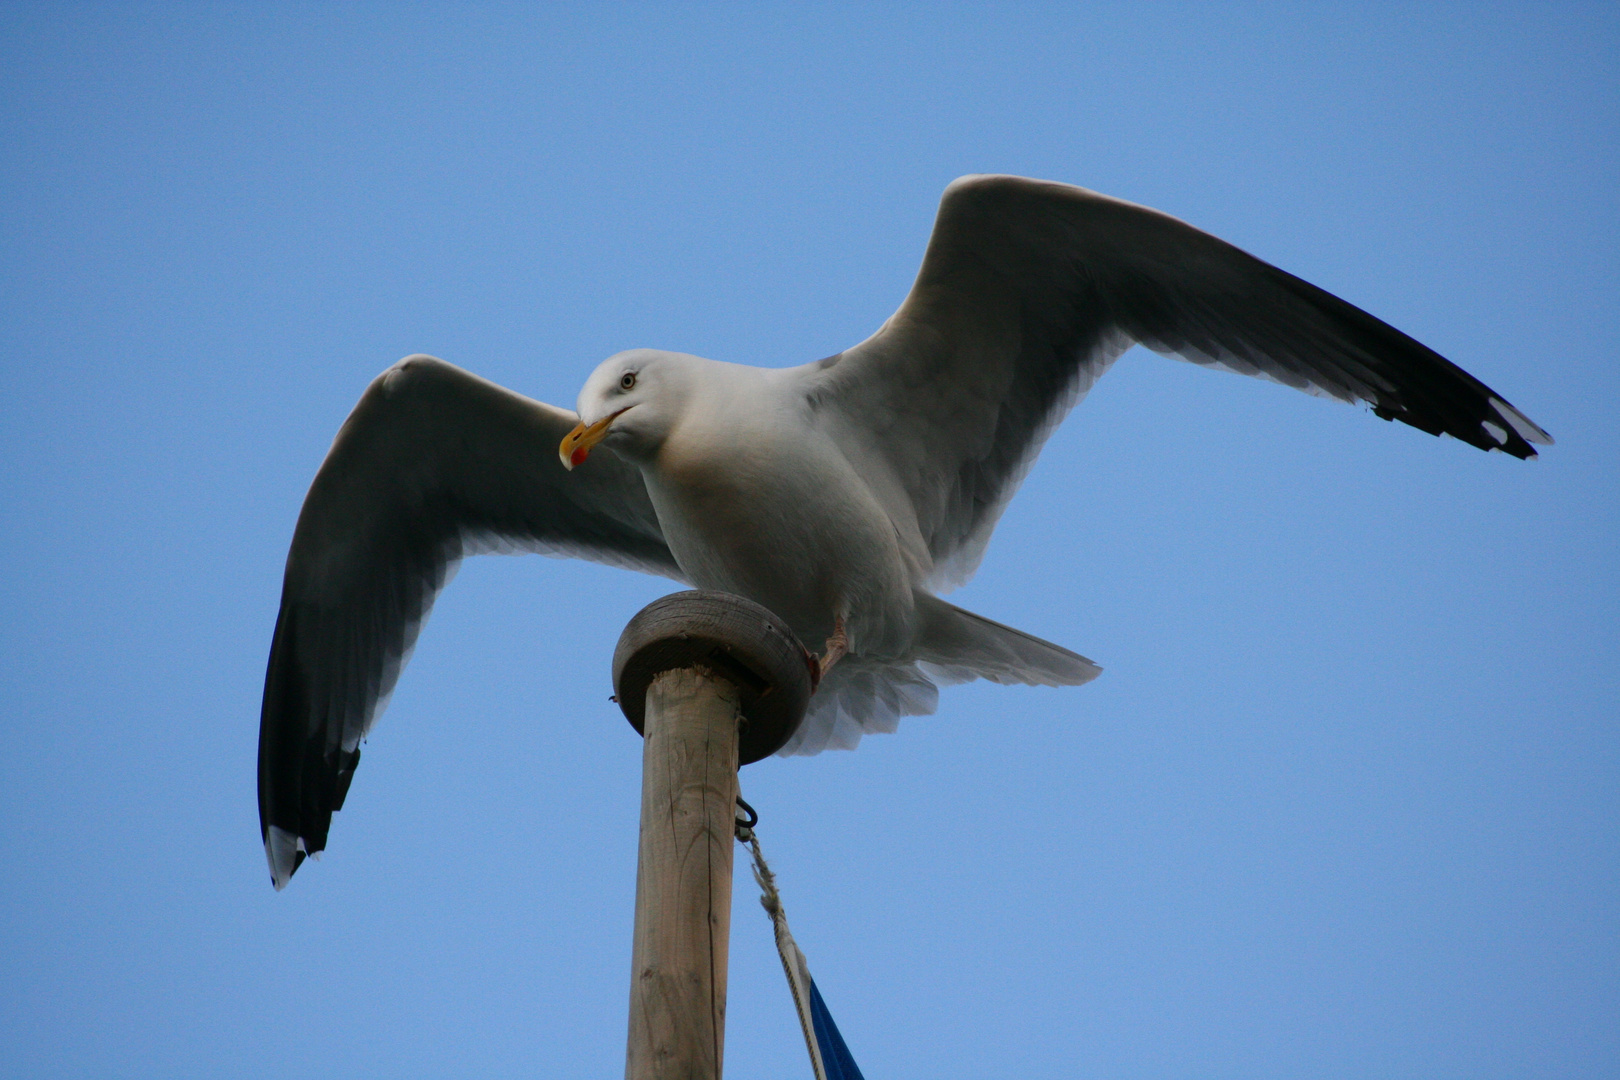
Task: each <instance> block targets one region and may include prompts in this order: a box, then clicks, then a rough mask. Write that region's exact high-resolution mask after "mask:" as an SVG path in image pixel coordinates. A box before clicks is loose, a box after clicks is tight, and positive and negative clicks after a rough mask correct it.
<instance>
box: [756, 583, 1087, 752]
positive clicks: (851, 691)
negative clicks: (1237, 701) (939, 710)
mask: <svg viewBox="0 0 1620 1080" xmlns="http://www.w3.org/2000/svg"><path fill="white" fill-rule="evenodd" d="M916 602H917V616H918V626H917V636H916V640H915V642H914V645H913V649H912V655H911V656H910V657H906V658H901V659H879V658H876V657H869V656H861V655H859V654H855V653H852V654H850V655H849V656H846V657H844V658H843V659H842V660H840V661H839V662H838V663H837V665H835V666H834V667H833V668H832V669H831V670H830V671H828V672H827V676H826V678H824V679H822V681H821V686H820V687H819V688H818V689H817V690H816V693H815V696H813V697H812V698H811V699H810V709H809V712H808V713H806V715H805V718H804V723H802V724H800V725H799V730H798V731H797V732H796V733H795V734H794V736H793V738H792V739H790V740H789V741H788V743H787V745H786V746H784V747H782V749H781V750H779V751H777V753H780V754H783V755H789V754H819V753H820V752H821V751H823V750H834V749H836V750H853V749H855V745H856V744H857V743H859V742H860V741H861V736H863V735H870V734H872V733H874V732H879V731H882V732H892V731H894V730H895V729H896V728H898V727H899V726H900V718H901V717H902V716H926V715H927V714H929V713H931V712H933V711H934V707H935V706H936V705H937V704H938V703H939V689H938V688H939V687H941V686H948V685H950V684H951V683H961V682H968V681H970V680H972V679H989V680H991V681H992V682H998V683H1026V684H1029V685H1034V686H1079V685H1080V684H1081V683H1087V682H1090V681H1091V680H1092V679H1095V678H1096V677H1097V676H1098V675H1099V674H1100V673H1101V672H1102V668H1100V667H1098V666H1097V665H1096V664H1093V663H1092V662H1091V661H1090V660H1087V659H1086V658H1085V657H1083V656H1081V655H1080V654H1079V653H1074V652H1070V651H1069V650H1068V649H1065V648H1064V647H1063V646H1061V645H1054V644H1052V643H1051V642H1050V641H1042V640H1041V639H1040V638H1038V637H1035V636H1034V635H1033V634H1026V633H1024V632H1023V631H1022V630H1014V629H1013V628H1012V627H1010V626H1003V625H1001V624H1000V623H998V622H992V621H991V620H989V619H986V618H985V617H984V616H982V615H975V614H973V612H971V611H963V610H962V609H961V608H959V607H956V606H954V605H952V604H947V603H946V602H945V601H943V600H940V599H938V598H936V597H933V596H929V595H928V594H927V593H917V594H916Z"/></svg>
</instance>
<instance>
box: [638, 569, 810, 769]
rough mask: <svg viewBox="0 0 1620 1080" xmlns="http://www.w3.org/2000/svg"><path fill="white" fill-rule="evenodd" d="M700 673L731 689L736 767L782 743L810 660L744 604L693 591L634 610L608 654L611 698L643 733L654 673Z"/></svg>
mask: <svg viewBox="0 0 1620 1080" xmlns="http://www.w3.org/2000/svg"><path fill="white" fill-rule="evenodd" d="M694 666H696V667H702V668H707V669H709V670H710V671H712V672H713V673H714V674H716V675H718V676H720V677H722V678H724V679H726V680H727V681H729V682H731V683H733V684H735V685H736V687H737V691H738V694H739V697H740V699H741V706H740V707H741V712H742V717H743V723H742V729H741V737H740V744H739V746H738V764H740V765H747V764H750V763H751V762H755V761H759V760H760V759H761V758H767V757H770V756H771V755H772V754H774V753H776V752H777V751H778V750H780V749H782V747H783V746H785V745H786V744H787V741H788V740H789V739H791V738H792V737H793V733H794V732H796V731H798V730H799V724H800V723H801V722H802V721H803V720H804V711H805V709H806V707H808V706H809V704H810V690H811V686H810V654H809V653H808V652H806V651H805V648H804V646H803V645H802V644H800V642H799V639H798V638H797V637H795V636H794V635H793V631H791V630H789V629H788V628H787V624H786V623H784V622H783V621H782V620H781V619H778V618H777V617H776V616H775V615H773V614H771V612H769V611H768V610H766V609H765V608H763V607H760V606H759V605H758V604H756V603H754V602H753V601H752V600H745V599H743V598H742V597H740V596H733V595H732V594H731V593H723V592H710V591H707V590H699V589H693V590H691V591H688V592H678V593H671V594H670V595H669V596H665V597H660V598H659V599H657V600H654V601H653V602H652V603H650V604H648V605H647V606H646V607H644V608H642V609H641V611H639V612H638V613H637V614H636V617H635V618H633V619H631V620H630V623H629V625H628V626H626V627H625V628H624V633H622V634H621V635H619V645H618V648H616V649H614V650H613V692H614V694H615V695H616V696H617V698H618V702H619V708H620V709H621V710H623V712H624V716H625V719H627V720H629V721H630V726H631V727H633V728H635V729H636V731H637V732H638V733H641V734H644V733H645V730H644V729H645V724H644V718H645V712H646V707H647V687H648V686H650V685H651V684H652V681H653V679H654V678H656V677H657V676H658V675H659V674H660V673H662V672H665V671H671V670H674V669H676V668H687V667H694Z"/></svg>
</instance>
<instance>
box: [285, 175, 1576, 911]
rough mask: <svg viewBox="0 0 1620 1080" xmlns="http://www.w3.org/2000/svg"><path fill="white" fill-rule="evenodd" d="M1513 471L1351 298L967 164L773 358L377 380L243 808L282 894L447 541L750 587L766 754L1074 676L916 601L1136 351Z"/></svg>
mask: <svg viewBox="0 0 1620 1080" xmlns="http://www.w3.org/2000/svg"><path fill="white" fill-rule="evenodd" d="M1137 344H1139V345H1145V346H1146V347H1148V348H1149V349H1151V350H1153V351H1155V352H1159V353H1165V354H1169V355H1172V356H1176V357H1179V358H1180V359H1183V360H1189V361H1192V362H1193V363H1197V364H1202V365H1205V366H1207V367H1215V368H1223V369H1225V370H1228V371H1234V372H1238V373H1241V374H1245V375H1254V376H1259V377H1261V378H1265V379H1270V380H1273V381H1275V382H1279V383H1283V384H1284V385H1287V386H1292V387H1295V388H1296V389H1299V390H1303V391H1305V392H1307V393H1311V394H1316V395H1319V396H1325V397H1330V398H1337V399H1339V400H1341V401H1346V402H1363V403H1366V404H1367V405H1368V406H1370V407H1371V410H1372V412H1373V413H1374V414H1375V415H1377V416H1379V417H1381V418H1383V419H1385V420H1400V421H1402V422H1403V423H1406V424H1409V425H1411V426H1413V427H1415V428H1418V429H1419V430H1422V431H1426V432H1429V433H1430V434H1434V435H1440V434H1446V435H1450V436H1452V437H1454V438H1457V439H1460V440H1462V441H1463V442H1466V443H1469V444H1471V445H1473V446H1477V447H1479V448H1481V449H1484V450H1500V451H1503V452H1505V453H1508V454H1512V455H1513V456H1515V457H1518V458H1534V457H1535V456H1536V454H1535V450H1534V447H1533V444H1550V443H1551V442H1552V439H1551V437H1549V436H1548V435H1547V433H1546V432H1545V431H1543V430H1542V429H1541V428H1540V427H1538V426H1536V424H1534V423H1532V422H1531V421H1530V420H1529V419H1528V418H1527V417H1526V416H1525V415H1524V414H1523V413H1521V412H1520V411H1519V410H1518V409H1516V408H1514V407H1513V406H1512V405H1510V404H1508V403H1507V401H1506V400H1505V399H1503V398H1502V397H1501V396H1500V395H1498V394H1497V393H1496V392H1495V391H1493V390H1491V388H1490V387H1488V386H1486V385H1485V384H1484V383H1482V382H1480V381H1479V380H1478V379H1475V378H1474V377H1473V376H1471V375H1469V374H1468V373H1467V372H1465V371H1463V370H1462V369H1461V368H1459V367H1457V366H1456V365H1455V364H1452V363H1451V362H1450V361H1448V360H1446V359H1445V358H1444V357H1442V356H1440V355H1439V354H1438V353H1436V352H1434V351H1433V350H1431V349H1429V348H1427V347H1426V346H1424V345H1422V344H1420V343H1418V342H1417V341H1414V340H1413V339H1412V338H1410V337H1408V336H1406V335H1405V334H1403V333H1401V332H1400V331H1399V330H1396V329H1395V328H1394V327H1392V326H1389V325H1388V324H1386V323H1384V322H1381V321H1380V320H1378V319H1376V318H1374V317H1373V316H1372V315H1369V314H1367V313H1366V312H1365V311H1362V310H1361V309H1359V308H1357V307H1354V306H1352V305H1351V304H1349V303H1346V302H1345V301H1343V300H1341V299H1339V298H1338V297H1336V296H1333V295H1332V294H1330V293H1327V292H1324V291H1323V290H1321V289H1319V288H1317V287H1316V286H1314V285H1311V284H1309V283H1307V282H1305V281H1302V280H1301V279H1299V278H1297V277H1294V276H1293V275H1291V274H1288V273H1285V272H1284V271H1282V270H1279V269H1277V268H1276V267H1274V266H1271V265H1269V264H1267V263H1265V262H1262V261H1261V260H1259V259H1257V258H1255V257H1253V256H1252V255H1249V254H1247V253H1245V252H1243V251H1241V250H1239V249H1238V248H1236V247H1233V246H1232V245H1231V244H1228V243H1226V242H1224V241H1222V240H1219V239H1217V238H1215V237H1214V236H1211V235H1209V234H1208V233H1205V232H1201V231H1199V230H1198V229H1196V228H1193V227H1192V226H1190V225H1188V224H1186V223H1184V222H1182V221H1179V220H1177V219H1176V218H1173V217H1170V216H1169V215H1166V214H1162V213H1159V212H1158V211H1155V210H1151V209H1148V208H1147V207H1144V206H1138V205H1136V204H1133V203H1129V202H1124V201H1122V200H1119V199H1115V198H1110V197H1109V196H1106V195H1101V194H1098V193H1097V192H1093V191H1088V190H1085V189H1083V188H1078V187H1072V186H1069V185H1066V184H1059V183H1052V182H1046V181H1039V180H1029V179H1024V178H1021V177H1015V176H967V177H963V178H961V179H959V180H957V181H955V182H954V183H952V184H951V185H950V186H949V187H948V188H946V190H945V194H944V196H943V198H942V200H941V202H940V207H939V213H938V217H937V218H936V220H935V223H934V230H933V234H932V235H931V236H930V238H929V241H928V248H927V251H926V253H925V254H924V256H923V262H922V268H921V270H920V271H919V272H918V275H917V279H916V282H915V283H914V284H913V286H912V288H911V292H910V293H909V295H907V296H906V298H905V301H904V302H903V303H902V304H901V305H900V308H899V310H898V311H896V312H895V313H894V314H893V315H892V316H891V317H890V318H889V320H888V321H887V322H885V323H884V324H883V326H882V327H881V328H880V329H879V330H878V331H877V333H875V334H874V335H872V336H871V337H870V338H868V339H867V340H865V341H864V342H862V343H861V344H859V345H856V346H855V347H854V348H851V349H847V350H845V351H844V352H841V353H839V354H838V355H836V356H830V357H827V358H826V359H824V360H819V361H816V362H814V363H810V364H805V365H803V366H800V367H793V368H780V369H770V368H759V367H749V366H745V365H741V364H732V363H722V362H719V361H714V360H705V359H703V358H701V357H697V356H691V355H687V354H684V353H674V352H661V351H657V350H652V349H635V350H631V351H629V352H622V353H619V354H618V355H616V356H612V357H609V358H608V359H607V360H605V361H603V362H602V364H601V365H600V366H599V367H597V368H596V370H595V371H594V372H593V373H592V374H591V375H590V377H589V378H587V379H586V381H585V385H584V387H583V389H581V391H580V393H579V399H578V402H577V411H576V412H569V411H568V410H566V409H560V408H557V407H554V406H551V405H547V404H544V403H542V402H539V401H534V400H531V399H530V398H527V397H524V396H522V395H520V394H516V393H514V392H512V391H510V390H506V389H503V388H502V387H500V386H497V385H495V384H494V383H491V382H488V381H486V380H484V379H481V378H479V377H478V376H476V375H473V374H470V373H468V372H466V371H463V370H462V369H460V368H458V367H455V366H453V365H451V364H448V363H446V362H444V361H442V360H438V359H435V358H433V357H429V356H411V357H407V358H406V359H404V360H401V361H400V362H399V363H397V364H395V365H394V366H393V367H391V368H389V369H388V370H387V371H385V372H383V373H382V374H381V375H380V376H378V377H377V379H376V380H375V381H373V382H372V384H371V385H370V386H369V387H368V388H367V390H366V391H365V393H364V394H363V395H362V396H361V398H360V401H359V404H357V405H356V406H355V408H354V411H353V412H352V413H351V414H350V415H349V418H348V419H347V420H346V421H345V422H344V424H343V426H342V428H341V429H340V430H339V431H338V434H337V438H336V439H335V441H334V442H333V444H332V449H331V451H330V453H328V454H327V457H326V460H325V461H324V462H323V463H322V465H321V468H320V471H319V472H318V473H317V474H316V476H315V480H314V482H313V484H312V485H311V486H310V490H309V494H308V496H307V497H306V498H305V500H304V505H303V510H302V512H301V513H300V514H299V517H298V525H297V528H296V530H295V531H294V534H293V539H292V546H291V550H290V552H289V554H288V556H287V568H286V576H285V579H284V583H283V586H282V597H281V609H280V613H279V615H278V617H277V619H276V629H275V636H274V638H273V641H272V644H271V647H270V661H269V667H268V670H267V672H266V675H265V688H264V705H263V711H262V714H261V718H260V729H259V814H260V829H261V838H262V839H263V841H264V845H265V853H266V856H267V858H268V859H269V864H270V876H271V881H272V883H273V884H274V885H275V887H276V888H277V889H278V890H279V889H281V888H283V887H284V886H285V885H286V884H287V882H288V880H289V879H290V878H291V877H292V874H293V872H294V871H295V870H296V869H297V868H298V866H299V865H300V864H301V863H302V862H303V860H304V857H305V856H306V855H308V854H314V853H316V852H319V851H321V850H323V849H324V848H325V846H326V838H327V831H328V829H329V828H330V825H331V819H332V813H333V811H335V810H338V809H340V808H341V807H342V806H343V801H344V798H345V796H346V795H347V793H348V790H349V783H350V780H351V779H352V778H353V776H354V770H355V766H356V765H357V764H358V763H359V760H360V743H361V740H362V739H363V738H364V737H365V736H366V734H367V731H368V730H369V728H370V727H371V724H372V722H373V721H374V720H375V719H376V717H377V715H378V714H379V712H380V711H381V710H382V708H383V705H384V703H385V701H386V699H387V697H388V695H389V693H390V692H391V690H392V689H393V687H394V685H395V681H396V680H397V678H398V676H399V672H400V668H401V666H402V665H403V664H404V662H405V659H406V657H407V655H408V654H409V652H410V650H411V647H412V645H413V644H414V642H415V640H416V636H417V632H418V630H419V629H420V627H421V625H422V622H423V620H424V619H425V618H426V617H427V614H428V611H429V609H430V608H431V607H432V604H433V600H434V597H435V595H436V594H437V593H438V591H439V589H440V588H441V587H442V586H443V585H444V584H445V582H446V580H447V578H448V577H449V575H450V574H451V572H452V571H453V569H454V567H455V565H456V563H457V562H458V560H459V559H461V558H462V557H463V556H465V555H469V554H475V553H479V552H488V551H518V550H522V551H539V552H544V553H547V554H551V555H557V556H570V557H577V558H584V559H591V560H594V561H596V562H602V563H609V564H612V565H616V566H622V567H626V568H628V569H633V570H640V571H643V572H646V573H649V574H655V575H659V576H662V577H666V578H671V579H673V580H675V581H679V582H684V583H687V584H689V585H692V586H696V587H698V588H703V589H718V590H724V591H726V592H730V593H734V594H737V595H740V596H744V597H747V598H748V599H750V600H753V601H755V602H757V603H759V604H762V605H764V606H765V607H766V608H768V609H770V610H771V611H773V612H775V613H776V614H777V615H778V616H779V617H780V618H782V619H783V620H784V621H785V622H786V623H787V624H788V625H789V626H790V627H792V629H793V630H794V632H795V633H796V634H797V635H798V636H799V637H800V639H801V640H803V641H805V642H812V643H822V642H825V643H826V644H825V651H824V653H823V654H822V656H821V657H819V658H818V663H817V664H816V667H817V668H818V669H819V675H820V681H819V685H818V688H817V691H816V693H815V694H814V696H813V697H812V701H811V707H810V710H809V712H808V715H807V716H806V718H805V721H804V723H803V725H802V726H801V728H800V730H799V732H798V733H797V734H796V735H795V736H794V738H793V740H792V741H791V742H790V743H789V744H788V745H787V746H785V747H784V748H783V750H782V753H785V754H790V753H815V752H817V751H819V750H822V749H826V748H828V747H843V748H848V747H853V746H854V745H855V743H856V742H858V741H859V739H860V738H861V736H862V735H863V734H864V733H867V732H874V731H893V730H895V728H896V727H897V725H898V722H899V719H900V717H902V716H910V715H919V714H926V713H929V712H932V711H933V709H934V707H935V704H936V702H937V698H938V687H939V686H941V685H945V684H950V683H954V682H960V681H964V680H969V679H974V678H983V679H989V680H992V681H994V682H998V683H1025V684H1039V685H1050V686H1075V685H1079V684H1081V683H1085V682H1088V681H1089V680H1091V679H1093V678H1095V677H1096V676H1097V674H1098V673H1099V671H1100V670H1101V669H1100V668H1098V667H1097V665H1095V664H1093V663H1092V662H1091V661H1090V660H1088V659H1086V658H1085V657H1083V656H1081V655H1079V654H1078V653H1075V652H1071V651H1070V650H1068V649H1066V648H1063V647H1062V646H1059V645H1054V644H1052V643H1051V642H1048V641H1043V640H1042V639H1040V638H1038V637H1035V636H1033V635H1031V634H1026V633H1024V632H1022V631H1019V630H1015V629H1013V628H1011V627H1008V626H1003V625H1002V624H1000V623H997V622H993V621H991V620H989V619H987V618H984V617H983V616H980V615H976V614H974V613H972V612H969V611H965V610H963V609H961V608H958V607H955V606H954V605H952V604H949V603H947V602H946V601H944V600H941V599H940V598H939V597H938V595H937V594H938V593H940V592H941V591H944V590H947V589H949V588H951V587H954V586H956V585H960V584H962V583H963V582H965V581H966V580H967V579H968V578H969V577H970V576H971V575H972V574H973V572H974V570H975V569H976V568H977V566H978V564H979V561H980V559H981V557H982V556H983V554H984V550H985V545H986V544H987V543H988V542H989V540H990V534H991V532H992V530H994V528H995V525H996V522H997V520H998V519H999V517H1000V516H1001V513H1002V511H1003V510H1004V509H1005V508H1006V506H1007V503H1008V500H1009V499H1011V498H1012V496H1013V493H1014V492H1015V491H1016V490H1017V489H1018V486H1019V483H1020V482H1021V481H1022V480H1023V478H1024V476H1025V474H1026V473H1027V472H1028V471H1029V468H1030V466H1031V465H1032V463H1033V462H1034V459H1035V456H1036V454H1037V453H1038V452H1039V450H1040V448H1041V445H1042V443H1043V442H1044V441H1045V439H1046V437H1047V436H1048V435H1049V434H1051V432H1052V430H1053V428H1054V427H1056V425H1057V424H1058V423H1059V422H1060V421H1061V420H1062V419H1063V417H1064V416H1065V415H1066V414H1067V413H1068V411H1069V409H1070V408H1071V407H1072V406H1073V405H1074V404H1075V403H1076V402H1077V401H1078V400H1079V399H1080V398H1081V397H1082V396H1084V394H1085V393H1086V392H1087V391H1088V390H1089V389H1090V388H1091V386H1092V384H1093V383H1094V382H1096V380H1097V379H1098V378H1099V377H1100V376H1101V375H1102V374H1103V373H1104V372H1105V371H1107V370H1108V368H1109V366H1110V365H1111V364H1112V363H1113V362H1114V361H1115V360H1116V359H1117V358H1118V357H1119V356H1120V354H1122V353H1123V352H1125V350H1127V349H1128V348H1130V347H1131V346H1132V345H1137Z"/></svg>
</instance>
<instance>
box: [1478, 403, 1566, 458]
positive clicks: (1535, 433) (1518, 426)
mask: <svg viewBox="0 0 1620 1080" xmlns="http://www.w3.org/2000/svg"><path fill="white" fill-rule="evenodd" d="M1491 408H1492V409H1493V410H1495V412H1496V415H1497V416H1500V417H1501V418H1502V419H1503V420H1505V421H1506V422H1507V425H1508V426H1509V427H1511V428H1512V429H1513V430H1514V431H1516V432H1518V433H1519V438H1521V439H1523V440H1524V441H1525V442H1532V443H1540V444H1541V445H1542V446H1551V445H1552V444H1553V437H1552V436H1551V435H1549V434H1547V433H1546V432H1545V431H1542V430H1541V428H1540V427H1539V426H1538V425H1537V424H1536V423H1535V421H1533V420H1531V419H1530V418H1529V417H1528V416H1526V415H1524V413H1522V412H1520V411H1519V410H1518V409H1515V408H1514V407H1513V406H1511V405H1509V404H1508V403H1507V402H1505V401H1503V400H1502V399H1501V398H1499V397H1493V398H1491ZM1491 427H1492V425H1491V424H1489V423H1486V424H1485V430H1487V431H1490V430H1491ZM1498 430H1500V429H1498ZM1492 434H1493V437H1495V435H1494V432H1493V433H1492ZM1496 441H1497V442H1502V441H1504V440H1503V439H1500V438H1498V439H1497V440H1496Z"/></svg>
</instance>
